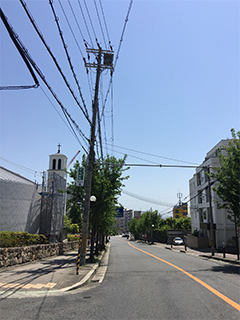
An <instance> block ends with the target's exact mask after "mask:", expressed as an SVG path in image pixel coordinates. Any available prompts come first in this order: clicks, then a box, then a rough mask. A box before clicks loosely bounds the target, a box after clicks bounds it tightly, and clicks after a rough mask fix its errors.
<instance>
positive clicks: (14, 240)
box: [0, 231, 48, 248]
mask: <svg viewBox="0 0 240 320" xmlns="http://www.w3.org/2000/svg"><path fill="white" fill-rule="evenodd" d="M47 243H48V240H47V238H46V237H45V236H44V235H43V234H30V233H28V232H20V231H18V232H13V231H1V232H0V247H1V248H8V247H22V246H30V245H37V244H47Z"/></svg>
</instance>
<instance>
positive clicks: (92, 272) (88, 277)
mask: <svg viewBox="0 0 240 320" xmlns="http://www.w3.org/2000/svg"><path fill="white" fill-rule="evenodd" d="M108 249H109V244H107V245H106V249H105V250H104V251H103V252H102V254H101V256H100V257H99V259H98V262H96V263H95V264H94V266H93V268H92V269H91V270H90V271H89V272H88V274H87V275H86V276H85V277H84V278H83V279H82V280H81V281H79V282H77V283H75V284H73V285H72V286H70V287H66V288H62V289H59V290H58V291H60V292H68V291H71V290H74V289H78V288H80V287H83V286H84V285H85V284H87V283H89V282H90V281H91V279H92V278H93V276H94V275H95V273H96V272H97V269H98V268H99V266H100V263H101V261H102V258H103V256H104V254H105V252H106V250H108Z"/></svg>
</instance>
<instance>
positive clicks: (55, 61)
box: [20, 0, 91, 124]
mask: <svg viewBox="0 0 240 320" xmlns="http://www.w3.org/2000/svg"><path fill="white" fill-rule="evenodd" d="M20 2H21V4H22V6H23V8H24V10H25V12H26V14H27V16H28V18H29V19H30V21H31V23H32V25H33V27H34V29H35V30H36V32H37V34H38V36H39V37H40V39H41V40H42V43H43V44H44V46H45V47H46V49H47V51H48V53H49V54H50V56H51V58H52V59H53V62H54V63H55V65H56V67H57V69H58V71H59V72H60V74H61V76H62V78H63V80H64V82H65V84H66V85H67V87H68V89H69V91H70V92H71V94H72V96H73V98H74V100H75V101H76V103H77V105H78V106H79V108H80V109H81V111H82V112H83V114H84V116H85V117H86V119H87V120H88V122H89V123H90V124H91V121H90V119H89V117H88V114H86V112H85V111H84V109H83V108H82V106H81V104H80V102H79V101H78V99H77V97H76V95H75V93H74V92H73V90H72V88H71V86H70V84H69V82H68V81H67V78H66V76H65V75H64V73H63V72H62V69H61V67H60V65H59V63H58V62H57V59H56V57H55V56H54V55H53V53H52V51H51V49H50V47H49V46H48V45H47V43H46V41H45V39H44V37H43V34H42V33H41V31H40V29H39V28H38V26H37V25H36V23H35V20H34V18H33V16H32V14H31V13H30V11H29V9H28V7H27V5H26V3H25V1H23V0H20Z"/></svg>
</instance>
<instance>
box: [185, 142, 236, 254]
mask: <svg viewBox="0 0 240 320" xmlns="http://www.w3.org/2000/svg"><path fill="white" fill-rule="evenodd" d="M228 143H229V140H221V141H220V142H219V143H218V144H217V145H216V146H215V147H213V148H212V149H211V150H210V151H209V152H208V153H207V155H206V158H205V160H204V162H203V163H202V164H201V165H200V166H199V167H198V168H197V169H196V173H195V174H194V176H193V177H192V179H190V181H189V189H190V199H191V200H190V211H191V227H192V232H194V231H195V230H197V231H199V232H200V235H201V236H202V237H207V238H208V239H209V246H210V203H209V183H208V175H207V172H208V173H209V172H212V170H213V169H212V168H213V167H214V166H219V158H218V152H219V151H218V149H219V148H221V147H222V146H223V145H227V144H228ZM222 153H223V155H226V153H225V151H224V149H223V150H222ZM211 183H212V181H211ZM214 185H217V182H215V183H214V184H213V185H212V186H211V199H212V201H211V207H212V216H213V229H214V242H215V247H216V248H219V247H222V246H223V245H225V246H227V244H228V242H229V240H232V238H233V237H234V236H235V229H234V223H233V222H231V221H230V220H229V219H227V216H228V212H227V211H226V210H225V209H218V208H217V204H216V203H215V202H214V199H219V198H218V196H217V194H216V192H215V191H213V190H212V187H213V186H214Z"/></svg>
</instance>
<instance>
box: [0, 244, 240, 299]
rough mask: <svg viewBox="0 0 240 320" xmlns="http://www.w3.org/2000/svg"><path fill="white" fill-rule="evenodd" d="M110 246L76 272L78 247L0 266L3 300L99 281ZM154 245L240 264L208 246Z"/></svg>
mask: <svg viewBox="0 0 240 320" xmlns="http://www.w3.org/2000/svg"><path fill="white" fill-rule="evenodd" d="M126 241H128V240H126ZM110 245H111V241H110V242H109V243H108V244H107V246H106V251H104V252H102V253H101V255H100V256H99V257H98V261H97V262H96V263H91V264H90V263H86V264H85V265H84V266H80V268H79V274H78V275H76V259H77V250H76V251H71V252H67V253H65V254H64V255H61V256H55V257H51V258H48V259H43V260H41V261H37V262H32V263H26V264H22V265H18V266H12V267H7V268H1V269H0V298H2V299H4V298H6V297H9V296H12V295H16V293H18V294H20V295H23V294H25V295H27V296H29V295H34V294H46V293H50V294H51V293H54V294H56V293H61V294H63V293H64V292H68V291H71V290H74V289H77V288H80V287H83V286H84V285H86V284H88V283H101V282H102V281H103V279H104V276H105V273H106V270H107V265H108V257H109V252H110ZM153 245H154V247H158V248H161V249H166V250H172V251H177V252H179V253H183V254H189V255H195V256H199V257H204V258H208V259H215V260H221V261H225V262H226V263H231V264H238V265H240V261H239V260H237V256H236V255H233V254H228V253H226V255H225V258H224V257H223V254H222V253H215V255H214V256H212V254H211V249H210V248H209V249H202V250H199V249H198V250H197V249H192V248H188V247H187V248H185V247H184V246H171V245H167V244H163V243H157V242H155V243H154V244H153ZM185 249H186V250H185ZM89 253H90V248H89V247H88V249H87V255H86V261H87V259H88V258H89Z"/></svg>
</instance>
